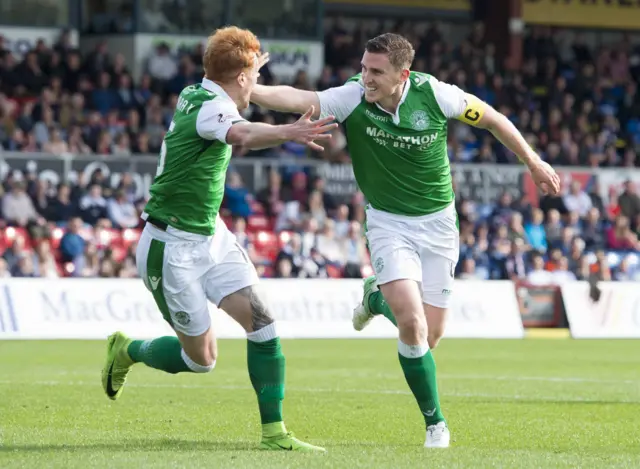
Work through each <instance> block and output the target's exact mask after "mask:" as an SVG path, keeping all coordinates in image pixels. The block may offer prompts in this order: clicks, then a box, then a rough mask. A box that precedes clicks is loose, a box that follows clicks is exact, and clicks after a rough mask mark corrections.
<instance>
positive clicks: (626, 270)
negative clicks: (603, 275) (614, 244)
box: [613, 255, 640, 282]
mask: <svg viewBox="0 0 640 469" xmlns="http://www.w3.org/2000/svg"><path fill="white" fill-rule="evenodd" d="M634 260H635V262H636V263H634V262H633V261H634ZM613 279H614V280H618V281H622V282H631V281H638V280H640V270H639V269H638V264H637V258H635V257H632V256H631V255H627V256H625V257H623V258H622V260H621V261H620V264H618V267H616V268H615V269H614V272H613Z"/></svg>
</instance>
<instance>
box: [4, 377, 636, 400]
mask: <svg viewBox="0 0 640 469" xmlns="http://www.w3.org/2000/svg"><path fill="white" fill-rule="evenodd" d="M0 385H13V386H15V385H20V386H83V387H84V386H86V387H95V388H99V386H100V383H99V382H88V381H23V382H20V381H10V380H0ZM127 387H131V388H152V389H153V388H158V389H160V388H162V389H166V388H169V389H224V390H233V391H238V390H245V391H250V390H251V387H250V386H249V385H246V386H240V385H228V384H220V385H216V384H214V385H210V386H206V385H199V384H174V383H129V384H127ZM287 390H288V391H291V392H308V393H314V394H315V393H318V394H319V393H338V394H374V395H375V394H377V395H385V394H392V395H393V394H399V395H411V393H410V392H409V391H403V390H395V389H342V388H336V389H331V388H305V387H288V388H287ZM441 394H442V395H443V396H446V397H465V398H488V399H510V400H517V401H548V402H600V401H602V400H603V399H602V398H601V397H595V398H586V397H580V396H575V397H571V398H566V397H560V396H548V395H547V396H543V395H539V394H533V395H531V396H524V395H521V394H492V393H465V392H463V393H459V392H443V393H441ZM613 402H616V403H625V404H640V401H637V400H629V399H616V400H613Z"/></svg>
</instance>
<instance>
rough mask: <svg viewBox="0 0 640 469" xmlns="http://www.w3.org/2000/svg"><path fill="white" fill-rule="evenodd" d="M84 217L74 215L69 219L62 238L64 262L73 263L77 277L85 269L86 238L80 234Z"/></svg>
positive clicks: (61, 247) (61, 249)
mask: <svg viewBox="0 0 640 469" xmlns="http://www.w3.org/2000/svg"><path fill="white" fill-rule="evenodd" d="M81 227H82V219H81V218H80V217H74V218H72V219H71V220H69V223H68V225H67V231H66V233H65V234H64V235H63V236H62V239H61V240H60V256H61V258H62V261H63V262H70V263H72V264H73V270H72V275H73V276H75V277H77V276H81V275H82V274H83V270H84V249H85V244H86V242H85V240H84V238H83V237H82V236H80V228H81Z"/></svg>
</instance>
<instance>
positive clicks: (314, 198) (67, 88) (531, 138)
mask: <svg viewBox="0 0 640 469" xmlns="http://www.w3.org/2000/svg"><path fill="white" fill-rule="evenodd" d="M596 3H598V2H596ZM627 3H628V5H627ZM627 3H625V2H601V4H599V3H598V4H596V5H585V4H583V3H581V2H565V3H557V2H554V1H552V0H491V1H488V0H486V1H469V0H369V1H366V0H324V1H321V0H295V1H294V0H270V1H269V2H265V1H262V0H219V1H215V0H212V1H207V2H204V1H201V0H133V1H132V0H66V1H62V0H60V1H56V0H3V2H2V3H1V5H0V178H1V180H2V186H1V189H0V190H1V191H2V193H1V194H0V196H1V199H2V203H1V207H0V214H1V222H0V223H1V224H2V226H1V227H0V228H1V231H0V233H1V234H0V255H1V257H0V277H49V278H51V277H53V278H56V277H65V276H73V277H121V278H126V277H134V276H136V269H135V264H134V253H135V247H136V242H137V239H138V237H139V235H140V228H141V223H140V219H139V213H140V212H141V210H142V208H143V207H144V204H145V201H146V198H147V196H148V189H149V186H150V185H151V183H152V181H153V176H154V174H155V168H156V162H157V156H156V155H157V152H158V150H159V148H160V145H161V143H162V138H163V135H164V132H165V129H166V128H167V126H168V123H169V122H170V121H171V119H172V113H173V109H174V105H175V102H176V100H177V95H178V94H179V92H180V91H181V90H182V89H183V87H185V86H186V85H189V84H191V83H195V82H199V81H200V80H201V79H202V57H201V56H202V52H203V44H204V43H205V41H206V37H207V35H208V34H209V33H211V32H212V30H214V29H215V28H216V27H219V26H223V25H226V24H234V25H238V26H240V27H246V28H250V29H251V30H253V31H254V32H255V33H256V34H257V35H258V36H259V37H260V39H261V41H262V44H263V48H264V49H265V50H267V51H269V52H270V54H271V62H270V63H269V64H268V66H267V67H266V68H265V69H264V70H263V72H262V78H261V80H263V82H264V83H267V84H278V83H283V84H291V85H293V86H296V87H299V88H304V89H310V90H323V89H326V88H329V87H332V86H336V85H340V84H342V83H344V82H345V81H346V79H347V78H349V77H350V76H352V75H354V74H355V73H358V72H359V61H360V58H361V55H362V51H363V45H364V42H365V41H366V40H367V39H368V38H370V37H372V36H375V35H377V34H379V33H381V32H388V31H394V32H398V33H400V34H403V35H405V36H406V37H407V38H409V39H410V40H411V41H412V43H413V44H414V46H415V49H416V51H417V53H416V59H415V62H414V64H413V67H412V68H413V69H414V70H417V71H423V72H427V73H430V74H432V75H434V76H436V77H437V78H438V79H440V80H443V81H446V82H449V83H453V84H456V85H458V86H459V87H461V88H463V89H464V90H467V91H469V92H471V93H474V94H476V95H477V96H479V97H480V98H482V99H483V100H485V101H487V102H488V103H489V104H491V105H493V106H494V107H496V108H497V109H498V110H499V111H501V112H502V113H504V114H505V115H507V116H508V117H509V118H510V119H511V120H512V121H513V123H514V124H515V125H516V126H517V127H518V129H520V130H521V131H522V132H523V133H524V135H525V137H526V139H527V141H528V142H529V143H530V144H531V145H532V146H533V147H534V148H535V149H536V150H537V151H538V152H539V154H540V155H541V156H542V157H543V159H544V160H545V161H547V162H549V163H550V164H552V165H554V166H555V167H556V169H557V170H558V171H559V173H560V174H561V176H562V180H563V193H562V194H561V195H560V196H559V197H542V196H540V195H539V193H538V192H537V190H536V189H535V186H534V185H533V184H532V181H531V180H530V179H529V177H528V175H527V173H526V170H525V168H523V166H522V165H520V164H519V163H518V161H517V158H516V157H515V155H513V154H511V153H510V152H509V151H508V150H506V149H505V148H504V147H503V146H501V145H500V144H499V143H498V142H497V141H496V140H495V139H494V138H493V137H492V136H491V135H490V134H489V133H487V132H484V131H479V130H476V129H474V128H472V127H469V126H466V125H464V124H461V123H458V122H451V124H450V128H449V141H448V151H449V158H450V160H451V163H452V173H453V179H454V183H455V189H456V193H457V210H458V213H459V216H460V220H461V224H460V225H461V226H460V228H461V237H460V260H459V263H458V266H457V270H456V276H457V277H458V278H460V279H481V280H500V279H502V280H512V281H515V282H517V285H518V297H519V300H520V301H521V308H522V312H523V317H524V318H525V319H527V318H529V319H530V321H532V322H533V323H536V324H546V323H550V322H554V321H556V322H557V321H558V318H559V317H561V315H558V311H557V310H558V308H561V307H562V306H561V304H560V303H561V302H557V301H556V296H557V288H558V285H561V284H563V283H564V282H567V281H572V280H576V279H578V280H591V281H598V280H604V281H608V280H614V281H618V280H627V281H629V280H635V281H637V280H640V263H639V257H638V249H639V248H640V243H639V241H638V237H639V235H640V198H639V196H638V190H637V184H638V183H640V169H639V166H640V159H638V157H637V154H638V149H639V148H640V112H639V111H640V94H639V93H638V91H637V87H638V79H639V78H640V34H639V33H638V31H637V30H636V28H637V27H638V26H639V25H640V8H639V7H638V6H633V5H631V4H632V3H633V2H627ZM634 5H635V4H634ZM243 114H244V115H245V117H247V118H248V119H250V120H252V121H261V122H269V123H285V122H291V121H292V120H294V119H296V116H293V115H287V114H281V113H272V112H265V111H264V110H262V109H259V108H257V107H254V106H251V107H250V108H249V109H247V110H246V111H243ZM233 153H234V158H233V160H232V165H231V167H230V168H229V174H228V177H227V185H226V190H225V200H224V205H223V207H224V209H223V211H222V214H223V216H224V218H225V220H226V222H227V224H228V226H229V227H230V228H231V229H232V230H233V231H234V232H235V234H236V236H237V237H238V240H239V242H240V243H241V244H242V245H243V246H245V247H246V248H247V250H248V252H249V253H250V256H251V259H252V260H253V262H254V263H255V264H256V265H257V267H258V269H259V272H260V275H261V276H263V277H275V278H342V277H347V278H360V277H363V276H367V275H370V274H371V273H372V269H371V266H370V260H369V257H368V253H367V250H366V247H365V243H364V238H363V232H362V225H363V221H364V220H363V216H364V205H365V200H364V198H363V196H362V194H361V193H360V192H359V191H358V188H357V185H356V183H355V180H354V177H353V172H352V169H351V166H350V159H349V153H348V151H347V149H346V141H345V137H344V133H343V131H342V130H341V129H338V130H337V131H336V132H335V135H334V138H333V139H332V140H331V143H330V145H328V147H327V148H326V149H325V151H324V152H322V153H314V152H310V151H309V150H308V149H306V148H305V147H303V146H300V145H298V144H294V143H287V144H284V145H282V146H281V147H279V148H274V149H269V150H263V151H259V152H250V151H247V150H246V149H244V148H234V149H233ZM529 314H530V316H527V315H529Z"/></svg>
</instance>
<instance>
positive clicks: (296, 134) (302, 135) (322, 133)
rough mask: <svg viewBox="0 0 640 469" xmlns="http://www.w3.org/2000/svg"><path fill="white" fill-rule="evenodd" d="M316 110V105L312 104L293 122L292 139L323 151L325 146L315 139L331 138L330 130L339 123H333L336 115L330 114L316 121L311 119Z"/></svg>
mask: <svg viewBox="0 0 640 469" xmlns="http://www.w3.org/2000/svg"><path fill="white" fill-rule="evenodd" d="M314 110H315V109H314V106H311V107H310V108H309V109H308V110H307V112H305V113H304V115H302V117H300V119H298V120H297V121H296V122H295V123H293V124H291V137H290V140H292V141H294V142H298V143H304V144H305V145H307V146H308V147H309V148H311V149H312V150H316V151H323V150H324V148H323V147H321V146H320V145H318V144H317V143H315V140H329V139H330V138H331V134H330V133H328V132H330V131H331V130H333V129H335V128H336V127H338V124H336V123H335V122H334V123H331V121H333V120H335V117H334V116H328V117H325V118H324V119H319V120H316V121H313V120H311V116H313V112H314Z"/></svg>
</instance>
